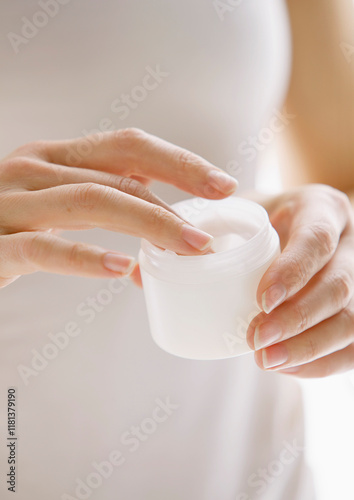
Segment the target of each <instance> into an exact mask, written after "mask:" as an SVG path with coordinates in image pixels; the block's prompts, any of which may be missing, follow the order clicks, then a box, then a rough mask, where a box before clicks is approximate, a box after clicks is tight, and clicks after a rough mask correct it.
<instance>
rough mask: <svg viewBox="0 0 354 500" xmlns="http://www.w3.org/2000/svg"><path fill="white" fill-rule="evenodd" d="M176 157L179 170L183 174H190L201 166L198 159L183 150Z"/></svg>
mask: <svg viewBox="0 0 354 500" xmlns="http://www.w3.org/2000/svg"><path fill="white" fill-rule="evenodd" d="M176 155H177V162H178V168H179V170H180V173H182V174H190V170H191V168H193V167H195V166H198V165H199V161H198V159H197V157H196V156H195V155H194V154H193V153H191V152H190V151H186V150H185V149H182V150H179V151H178V152H177V153H176Z"/></svg>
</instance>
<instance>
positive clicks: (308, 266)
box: [247, 185, 354, 377]
mask: <svg viewBox="0 0 354 500" xmlns="http://www.w3.org/2000/svg"><path fill="white" fill-rule="evenodd" d="M266 208H267V210H268V213H269V215H270V220H271V222H272V224H273V226H274V227H275V229H276V230H277V231H278V233H279V236H280V240H281V247H282V253H281V255H280V256H279V258H278V259H276V261H275V262H274V263H273V264H272V265H271V266H270V268H269V269H268V270H267V272H266V273H265V275H264V276H263V278H262V280H261V282H260V284H259V288H258V296H257V300H258V303H259V305H260V306H261V307H262V309H263V311H264V312H262V313H260V314H259V315H258V316H256V317H255V318H254V320H253V321H252V322H251V324H250V327H249V329H248V333H247V340H248V343H249V345H250V347H251V348H252V349H255V350H256V352H255V360H256V363H257V364H258V365H259V367H260V368H263V369H269V370H271V371H274V370H276V371H280V372H282V373H287V374H292V375H296V376H298V377H324V376H327V375H331V374H333V373H339V372H343V371H346V370H350V369H352V368H354V223H353V209H352V207H351V205H350V202H349V199H348V197H347V196H346V195H344V194H343V193H342V192H340V191H337V190H336V189H333V188H331V187H329V186H324V185H308V186H306V187H302V188H299V189H296V190H293V191H290V192H287V193H285V194H282V195H280V196H278V197H276V198H274V199H273V200H272V201H271V202H270V203H269V204H268V206H266ZM267 346H269V347H267Z"/></svg>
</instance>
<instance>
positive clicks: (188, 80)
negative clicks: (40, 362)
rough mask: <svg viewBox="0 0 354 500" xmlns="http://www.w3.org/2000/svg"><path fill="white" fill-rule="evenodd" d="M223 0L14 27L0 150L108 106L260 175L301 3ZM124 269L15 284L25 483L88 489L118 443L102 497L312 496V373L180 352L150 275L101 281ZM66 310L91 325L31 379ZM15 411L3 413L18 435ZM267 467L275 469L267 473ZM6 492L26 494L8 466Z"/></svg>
mask: <svg viewBox="0 0 354 500" xmlns="http://www.w3.org/2000/svg"><path fill="white" fill-rule="evenodd" d="M44 3H45V2H44ZM219 4H223V5H229V7H230V6H231V5H233V7H232V8H229V9H228V10H227V11H225V12H224V14H223V16H221V17H224V18H223V19H221V18H220V15H218V12H217V9H216V6H217V5H218V2H212V1H203V0H195V1H193V2H190V1H187V0H175V1H169V2H165V1H162V0H156V1H142V0H141V1H139V0H129V2H123V1H113V0H109V1H108V0H107V1H104V2H96V1H94V0H85V1H83V0H82V1H76V2H68V3H67V4H66V5H60V8H59V11H58V13H57V14H56V15H55V16H54V17H53V18H50V19H49V20H48V23H47V25H46V26H44V27H43V28H40V29H38V33H37V34H36V35H35V36H34V37H33V38H31V39H29V41H28V43H26V44H23V45H21V46H20V47H19V53H18V54H15V53H14V50H13V48H12V47H11V44H10V42H9V40H6V43H5V42H4V40H3V43H2V45H1V49H0V50H1V54H0V57H1V60H2V78H1V80H2V81H1V88H2V90H1V97H0V99H1V103H0V104H1V115H0V116H1V123H2V134H1V135H2V141H1V142H2V144H1V153H2V154H3V155H5V154H6V153H8V152H10V151H11V150H12V149H13V148H14V147H16V146H18V145H20V144H21V143H24V142H26V141H29V140H34V139H38V138H41V139H46V138H52V139H56V138H66V137H70V136H72V137H75V136H78V135H80V134H81V133H82V131H83V130H84V129H86V130H90V129H93V128H97V127H98V126H99V123H100V120H101V119H103V118H110V119H111V120H112V122H113V123H114V125H115V126H116V127H128V126H137V127H141V128H143V129H145V130H147V131H150V132H152V133H155V134H156V135H158V136H161V137H163V138H165V139H167V140H170V141H172V142H174V143H177V144H179V145H181V146H184V147H186V148H189V149H191V150H192V151H195V152H197V153H199V154H201V155H203V156H205V157H206V158H208V159H209V160H210V161H212V162H214V163H215V164H216V165H218V166H220V167H222V168H228V166H230V165H235V164H236V163H235V162H238V163H237V164H236V165H238V167H237V168H238V172H237V176H238V178H239V179H240V181H241V189H246V188H248V187H251V186H252V185H253V184H254V173H255V167H256V163H257V161H256V160H255V161H253V162H252V163H249V162H247V161H246V160H245V157H244V155H243V154H241V153H240V151H239V145H240V143H241V142H242V141H244V140H245V139H247V137H248V136H250V135H252V134H254V135H257V133H258V131H259V129H260V128H261V127H262V126H263V125H266V123H267V120H268V119H269V117H270V116H271V114H272V112H273V110H274V109H278V108H279V107H280V106H281V102H282V98H283V95H284V92H285V88H286V83H287V78H288V71H289V62H290V51H289V32H288V23H287V17H286V12H285V8H284V5H283V2H282V1H281V0H269V1H268V2H265V1H264V0H247V1H243V2H242V1H241V2H231V1H230V2H226V1H225V2H219ZM1 9H2V11H3V13H2V15H1V21H0V23H1V27H2V32H3V33H8V32H10V31H12V32H16V33H20V32H21V27H22V23H23V21H22V20H21V17H22V16H25V17H27V18H28V19H32V17H33V15H34V14H35V13H36V12H37V11H38V10H41V8H40V7H39V5H38V3H37V1H32V0H31V1H29V0H28V1H27V2H26V3H25V4H23V3H20V4H19V3H17V4H15V3H13V2H11V3H7V4H6V6H5V5H3V6H2V7H1ZM219 14H220V13H219ZM157 65H159V66H160V68H161V71H164V72H167V73H169V76H166V77H164V78H163V79H162V81H161V83H160V84H159V86H158V87H157V88H156V89H154V90H151V91H149V92H148V95H147V96H146V98H145V99H144V100H143V101H141V102H138V103H137V106H136V108H135V109H132V110H130V114H129V116H128V117H127V118H126V119H124V120H120V119H119V116H118V114H117V113H115V112H113V111H112V110H111V104H112V102H113V101H114V100H116V99H117V98H119V96H120V95H121V94H122V93H131V92H132V89H134V87H135V86H136V85H140V84H141V82H142V79H143V77H144V75H146V72H147V69H146V67H147V66H148V67H150V68H153V69H154V68H156V66H157ZM230 162H231V163H230ZM155 191H156V192H158V194H160V195H162V196H163V197H164V198H165V199H166V201H168V202H171V203H172V202H174V201H176V200H178V199H182V198H183V197H187V196H189V195H187V194H185V193H180V192H178V191H177V190H176V189H174V188H171V187H166V186H162V185H160V184H156V185H155ZM68 237H70V238H72V239H76V240H81V241H90V242H94V243H97V244H100V245H102V246H105V247H107V248H112V249H117V250H121V251H125V252H128V253H132V254H134V255H137V252H138V248H139V242H138V241H137V240H135V239H133V238H130V237H127V236H122V235H119V234H114V233H105V232H103V231H101V230H95V231H91V232H82V233H71V234H69V235H68ZM108 286H109V283H108V282H107V281H106V280H93V279H83V278H69V277H64V276H55V275H48V274H42V273H37V274H35V275H31V276H26V277H23V278H21V279H20V280H18V281H17V282H15V283H14V284H12V285H10V286H9V287H7V288H5V289H3V290H1V292H0V293H1V301H0V318H1V325H2V326H1V332H0V335H1V337H0V338H1V345H2V348H1V354H0V381H1V382H0V384H1V385H0V398H1V401H3V402H4V401H5V398H6V391H7V387H9V386H17V392H18V407H17V411H18V420H17V426H18V436H19V441H18V450H17V454H18V460H19V462H18V484H17V496H16V498H17V499H18V500H42V499H43V500H47V499H50V500H51V499H62V498H67V499H68V498H70V497H65V496H63V495H64V494H65V493H66V494H68V495H71V497H73V498H84V495H83V494H82V495H81V497H80V496H79V493H78V492H75V488H76V485H77V480H78V479H81V480H83V481H86V478H87V476H89V475H90V474H91V473H92V472H95V468H94V466H93V465H92V463H93V462H102V461H105V460H108V457H109V454H110V453H111V452H112V451H113V450H119V451H120V452H121V453H122V454H123V456H124V458H125V463H124V464H122V465H121V466H119V467H115V468H114V471H113V473H112V474H111V475H110V477H107V478H103V479H102V478H101V482H102V484H100V486H98V487H97V488H96V487H92V488H91V493H87V495H88V496H86V498H91V499H93V500H96V499H97V500H106V499H107V500H108V499H109V500H110V499H112V498H118V499H123V498H124V499H125V500H138V499H139V500H140V499H144V500H156V499H164V500H165V499H168V500H182V499H183V500H184V499H193V500H215V499H216V498H217V499H220V500H246V499H254V498H262V499H263V500H268V499H269V500H284V499H286V500H300V499H301V500H308V499H313V498H314V497H313V492H312V487H311V478H310V476H309V474H308V471H307V469H306V466H305V463H304V452H299V453H298V452H294V454H293V455H292V454H291V451H290V450H291V445H293V442H294V440H295V441H296V442H297V443H298V444H299V445H301V446H303V445H304V443H305V441H304V430H303V413H302V400H301V393H300V390H299V387H298V385H297V383H296V382H295V381H293V380H291V379H289V378H286V377H282V376H279V375H277V374H271V373H263V372H261V371H260V370H259V369H258V368H257V367H256V365H255V363H254V361H253V356H252V355H248V356H244V357H240V358H236V359H230V360H224V361H215V362H200V361H189V360H183V359H179V358H176V357H173V356H171V355H169V354H167V353H164V352H163V351H161V350H160V349H159V348H158V347H156V346H155V345H154V343H153V341H152V339H151V337H150V334H149V331H148V325H147V318H146V312H145V306H144V300H143V294H142V292H141V290H139V289H137V288H135V287H134V286H133V285H131V284H129V285H127V286H125V285H124V286H122V291H121V292H120V293H114V294H111V297H112V300H111V301H109V297H110V296H109V293H107V292H102V290H103V289H106V290H108ZM116 286H117V284H116ZM97 295H98V297H99V298H100V299H101V301H103V300H105V299H107V302H109V303H107V304H106V305H104V306H101V309H102V310H100V311H99V312H98V311H97V312H96V313H91V315H92V316H94V319H93V321H92V322H91V323H86V322H85V319H88V318H89V316H88V314H86V315H82V314H83V311H87V309H88V308H89V306H88V302H87V301H88V300H89V297H91V298H95V297H96V296H97ZM82 303H84V306H83V305H82ZM78 307H79V310H78ZM91 309H92V307H91ZM80 311H81V315H80ZM181 314H183V311H181ZM68 322H76V323H77V324H78V326H79V328H80V330H81V333H80V334H79V335H78V336H77V337H75V338H72V339H70V341H69V343H68V346H67V347H65V348H64V349H63V350H60V351H59V352H58V354H57V355H56V356H54V359H52V360H50V361H49V362H48V365H47V366H45V367H44V369H43V370H42V371H39V372H38V374H37V376H31V377H30V378H29V379H28V382H29V383H28V385H25V384H24V382H23V379H21V377H20V375H19V365H26V366H31V359H32V357H33V355H34V354H35V352H42V350H43V349H44V348H45V346H46V344H48V343H50V342H51V338H50V335H49V334H57V333H58V332H60V331H62V330H63V329H64V328H65V326H66V325H67V323H68ZM33 350H35V352H33ZM166 398H169V400H170V401H171V403H173V404H175V405H178V409H175V410H173V411H172V410H171V412H170V413H171V414H170V415H168V418H166V420H164V421H163V422H159V423H158V424H156V430H154V431H153V432H152V433H151V434H149V435H148V434H147V433H148V429H150V430H151V429H153V427H148V426H149V425H150V426H151V425H154V424H153V423H151V421H146V420H145V419H146V418H148V417H151V415H153V412H154V409H155V408H156V405H157V402H156V400H157V399H158V400H159V401H162V402H163V401H166ZM162 413H163V410H161V411H159V415H160V416H161V415H162ZM154 415H155V416H156V415H157V413H156V411H155V413H154ZM166 415H167V414H166ZM161 418H162V417H161ZM5 424H6V420H5V414H3V415H2V418H1V419H0V431H1V435H2V436H6V428H5ZM140 425H143V426H145V427H144V428H146V434H145V437H147V438H146V440H144V441H141V442H140V445H139V448H138V449H137V450H136V451H129V450H130V448H129V446H128V445H127V444H126V443H125V444H124V442H123V443H122V441H121V438H122V435H123V434H124V433H125V432H127V431H129V429H131V427H132V426H140ZM123 439H124V438H123ZM1 446H2V451H1V453H0V468H1V470H2V471H5V470H6V471H7V470H8V465H7V464H6V454H5V451H4V450H5V447H6V445H5V441H4V440H3V441H1ZM289 447H290V448H289ZM295 448H296V447H295ZM286 450H288V451H286ZM285 456H286V459H285V458H284V457H285ZM260 468H265V469H267V471H268V476H267V477H268V479H267V480H263V482H262V480H261V481H260V480H259V474H261V472H259V469H260ZM96 479H97V477H96ZM91 480H92V481H93V482H95V479H94V476H92V475H91ZM98 481H99V480H98ZM250 481H251V482H250ZM255 481H258V482H256V483H255ZM261 485H266V487H265V488H261ZM263 489H264V492H263V491H262V493H259V491H260V490H263ZM81 493H82V492H81ZM0 494H1V498H12V496H11V495H12V494H11V493H8V492H7V490H6V484H5V481H4V475H3V476H2V480H1V481H0Z"/></svg>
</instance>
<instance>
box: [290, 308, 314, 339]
mask: <svg viewBox="0 0 354 500" xmlns="http://www.w3.org/2000/svg"><path fill="white" fill-rule="evenodd" d="M292 310H293V313H292V314H293V315H294V317H295V318H296V319H295V323H296V324H297V333H302V332H304V331H305V330H307V329H308V328H309V326H310V311H309V310H308V307H307V306H306V305H305V304H304V303H301V304H293V305H292Z"/></svg>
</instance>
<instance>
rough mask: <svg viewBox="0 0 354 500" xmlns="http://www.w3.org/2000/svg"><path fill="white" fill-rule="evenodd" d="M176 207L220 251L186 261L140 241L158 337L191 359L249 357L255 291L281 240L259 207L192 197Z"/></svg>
mask: <svg viewBox="0 0 354 500" xmlns="http://www.w3.org/2000/svg"><path fill="white" fill-rule="evenodd" d="M173 208H174V209H175V210H176V211H177V212H178V213H179V214H180V215H181V216H182V217H183V218H184V219H186V220H188V221H190V222H191V223H192V224H193V225H194V226H196V227H199V228H200V229H202V230H204V231H207V232H208V233H209V234H212V235H213V236H214V238H215V241H214V243H213V247H212V248H213V250H214V251H215V253H214V254H207V255H200V256H181V255H177V254H176V253H174V252H171V251H169V250H162V249H159V248H158V247H156V246H155V245H153V244H151V243H150V242H148V241H146V240H142V244H141V250H140V253H139V263H140V269H141V277H142V281H143V286H144V293H145V300H146V306H147V312H148V317H149V323H150V330H151V334H152V337H153V339H154V341H155V342H156V344H157V345H158V346H160V347H161V348H162V349H164V350H165V351H167V352H169V353H171V354H174V355H176V356H181V357H183V358H190V359H209V360H211V359H222V358H230V357H233V356H238V355H240V354H244V353H247V352H250V348H249V346H248V344H247V341H246V332H247V327H248V325H249V323H250V321H251V320H252V318H253V317H254V316H255V315H256V314H258V313H259V311H260V309H259V307H258V305H257V302H256V292H257V287H258V284H259V282H260V279H261V278H262V276H263V274H264V272H265V271H266V269H267V268H268V267H269V265H270V264H271V263H272V261H273V260H274V259H275V257H276V256H277V255H278V254H279V251H280V250H279V238H278V234H277V233H276V231H275V229H274V228H273V227H272V226H271V224H270V222H269V219H268V214H267V212H266V211H265V210H264V208H263V207H261V206H260V205H258V204H257V203H254V202H251V201H248V200H244V199H242V198H237V197H234V196H232V197H230V198H227V199H225V200H221V201H210V200H205V199H203V198H193V199H190V200H186V201H182V202H179V203H176V204H174V205H173Z"/></svg>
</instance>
